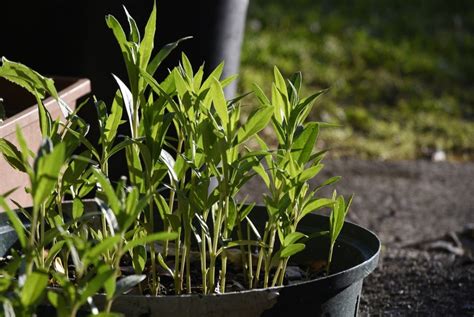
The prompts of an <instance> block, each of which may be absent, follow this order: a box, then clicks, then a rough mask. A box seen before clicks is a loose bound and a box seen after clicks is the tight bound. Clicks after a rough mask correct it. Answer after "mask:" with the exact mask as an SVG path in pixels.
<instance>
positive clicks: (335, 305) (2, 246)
mask: <svg viewBox="0 0 474 317" xmlns="http://www.w3.org/2000/svg"><path fill="white" fill-rule="evenodd" d="M251 215H253V216H254V221H255V223H256V224H257V225H258V224H260V225H261V224H262V223H263V220H264V217H265V215H266V211H265V208H264V207H256V208H255V209H254V210H253V211H252V213H251ZM6 219H7V218H6V215H4V214H0V224H1V225H0V255H4V254H5V252H6V251H7V250H8V248H10V247H11V246H12V244H13V243H14V240H15V239H14V237H15V234H14V233H13V231H12V229H11V228H10V227H9V226H8V225H6V222H5V220H6ZM328 225H329V219H328V217H325V216H321V215H309V216H308V217H306V218H305V219H304V220H303V221H302V223H301V227H300V231H301V232H304V233H311V232H315V231H320V230H327V228H328ZM379 252H380V241H379V239H378V238H377V236H376V235H375V234H374V233H372V232H370V231H368V230H367V229H364V228H362V227H360V226H358V225H355V224H352V223H349V222H346V224H345V225H344V227H343V229H342V232H341V234H340V236H339V239H338V241H337V244H336V248H335V251H334V258H333V263H332V271H334V272H335V273H332V274H330V275H329V276H326V277H321V278H317V279H314V280H310V281H305V282H300V283H296V284H293V285H288V286H283V287H273V288H267V289H257V290H249V291H242V292H232V293H226V294H223V295H180V296H157V297H152V296H135V295H123V296H120V297H119V298H117V300H116V301H115V302H114V304H113V308H112V309H113V311H117V312H122V313H124V314H125V315H126V316H208V317H211V316H225V317H231V316H245V317H251V316H291V315H295V316H357V312H358V307H359V301H360V295H361V290H362V282H363V279H364V278H365V277H366V276H367V275H369V274H370V273H371V272H372V271H373V270H374V269H375V267H376V266H377V262H378V257H379ZM327 253H328V241H327V239H326V238H324V237H320V238H314V239H312V240H310V242H309V243H308V244H307V246H306V249H305V250H304V251H303V252H301V253H300V254H298V255H296V256H294V257H293V260H294V262H297V263H298V262H299V263H304V262H307V261H318V260H324V259H326V258H327ZM103 300H104V297H103V296H102V295H97V296H95V303H96V305H98V306H99V307H100V306H101V304H102V303H103Z"/></svg>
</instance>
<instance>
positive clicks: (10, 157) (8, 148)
mask: <svg viewBox="0 0 474 317" xmlns="http://www.w3.org/2000/svg"><path fill="white" fill-rule="evenodd" d="M0 152H1V153H2V154H3V157H4V158H5V160H6V161H7V162H8V164H10V166H11V167H13V168H15V169H17V170H19V171H20V172H26V168H25V165H24V163H23V158H22V155H21V153H20V151H18V149H17V148H16V146H15V145H13V143H11V142H10V141H8V140H7V139H3V138H2V139H0ZM25 154H26V153H25Z"/></svg>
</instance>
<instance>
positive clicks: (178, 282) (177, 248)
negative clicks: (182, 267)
mask: <svg viewBox="0 0 474 317" xmlns="http://www.w3.org/2000/svg"><path fill="white" fill-rule="evenodd" d="M180 237H181V228H179V229H178V238H177V239H176V243H175V245H174V288H175V292H176V294H177V295H179V294H181V275H180V271H179V257H180V249H181V238H180Z"/></svg>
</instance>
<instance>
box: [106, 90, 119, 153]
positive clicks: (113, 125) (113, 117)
mask: <svg viewBox="0 0 474 317" xmlns="http://www.w3.org/2000/svg"><path fill="white" fill-rule="evenodd" d="M120 124H122V105H121V103H120V102H119V100H118V98H117V97H116V98H114V101H113V103H112V109H111V111H110V115H109V117H108V118H107V121H106V123H105V129H104V137H105V140H106V141H107V143H109V144H110V143H112V142H113V141H114V140H115V137H116V136H117V129H118V127H119V126H120Z"/></svg>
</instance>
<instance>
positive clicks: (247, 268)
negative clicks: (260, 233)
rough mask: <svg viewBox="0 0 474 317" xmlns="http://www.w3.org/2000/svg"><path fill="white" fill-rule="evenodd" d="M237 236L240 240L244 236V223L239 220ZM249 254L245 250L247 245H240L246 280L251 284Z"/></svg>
mask: <svg viewBox="0 0 474 317" xmlns="http://www.w3.org/2000/svg"><path fill="white" fill-rule="evenodd" d="M237 238H238V239H239V240H243V236H242V223H241V222H239V223H238V225H237ZM249 240H250V239H249ZM246 255H247V252H246V250H245V246H243V245H241V246H240V257H241V258H240V261H241V262H242V268H243V273H244V280H245V282H246V283H247V285H249V283H250V281H249V275H250V273H249V267H248V262H247V260H248V257H247V256H246Z"/></svg>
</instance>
